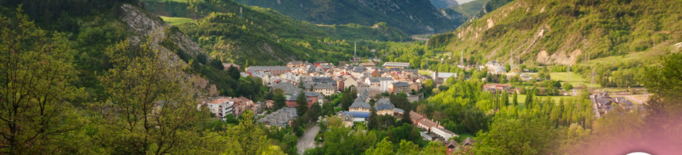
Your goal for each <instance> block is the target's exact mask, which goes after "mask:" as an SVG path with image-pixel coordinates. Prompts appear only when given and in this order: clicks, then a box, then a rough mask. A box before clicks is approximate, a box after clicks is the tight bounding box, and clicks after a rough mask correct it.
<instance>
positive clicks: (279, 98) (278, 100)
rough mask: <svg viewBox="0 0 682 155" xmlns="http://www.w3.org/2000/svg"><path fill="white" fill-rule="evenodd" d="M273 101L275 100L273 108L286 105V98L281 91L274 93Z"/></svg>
mask: <svg viewBox="0 0 682 155" xmlns="http://www.w3.org/2000/svg"><path fill="white" fill-rule="evenodd" d="M273 101H275V105H274V106H275V107H274V108H275V109H281V108H283V107H285V106H287V105H286V99H285V98H284V94H282V93H281V92H277V93H276V94H275V98H274V99H273Z"/></svg>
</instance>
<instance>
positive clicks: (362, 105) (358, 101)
mask: <svg viewBox="0 0 682 155" xmlns="http://www.w3.org/2000/svg"><path fill="white" fill-rule="evenodd" d="M348 108H363V109H370V108H372V106H371V105H369V103H367V102H365V101H363V100H361V99H360V98H357V99H355V101H353V104H351V105H350V107H348Z"/></svg>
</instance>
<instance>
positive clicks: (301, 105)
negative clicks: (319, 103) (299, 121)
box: [296, 90, 308, 116]
mask: <svg viewBox="0 0 682 155" xmlns="http://www.w3.org/2000/svg"><path fill="white" fill-rule="evenodd" d="M296 112H298V115H299V116H303V115H304V114H305V113H306V112H308V98H306V95H305V92H304V91H303V90H301V92H299V93H298V96H296Z"/></svg>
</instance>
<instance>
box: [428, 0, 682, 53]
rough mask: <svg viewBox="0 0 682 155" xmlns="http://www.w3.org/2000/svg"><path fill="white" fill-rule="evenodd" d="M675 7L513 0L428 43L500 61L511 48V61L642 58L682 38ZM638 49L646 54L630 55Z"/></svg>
mask: <svg viewBox="0 0 682 155" xmlns="http://www.w3.org/2000/svg"><path fill="white" fill-rule="evenodd" d="M491 2H493V1H491ZM488 4H489V5H493V4H490V3H488ZM680 5H682V1H660V2H656V3H650V2H646V1H617V0H609V1H583V0H567V1H560V0H550V1H539V0H517V1H513V2H510V3H508V4H506V5H504V6H502V7H500V8H498V9H496V10H495V11H492V12H490V13H488V14H486V15H484V16H483V17H480V18H478V19H476V20H474V21H472V22H468V23H465V24H463V25H462V26H461V27H460V28H458V29H457V30H455V31H452V32H449V33H444V34H441V35H438V36H435V37H433V38H432V39H431V40H430V42H429V46H432V47H444V48H445V49H446V50H447V51H451V52H452V51H455V52H456V53H459V52H460V51H464V54H465V57H470V56H476V55H482V56H486V58H487V59H499V60H501V61H503V62H506V61H508V60H510V53H511V52H513V53H514V54H513V55H514V60H515V61H520V62H525V61H529V62H537V63H541V64H564V65H573V64H576V63H579V62H586V61H587V60H588V59H595V58H609V60H613V59H618V58H615V57H614V58H611V57H609V56H622V57H621V58H627V60H628V61H630V60H634V61H640V62H641V60H649V58H654V57H653V56H656V55H661V54H665V52H666V51H670V50H671V49H673V44H675V43H678V42H680V41H682V38H681V37H680V36H682V35H680V34H682V25H681V24H680V22H679V20H680V19H681V18H682V10H681V9H678V8H679V6H680ZM486 7H487V5H486ZM486 9H487V8H486ZM642 52H644V53H651V54H642V55H640V54H637V55H631V54H633V53H642ZM633 56H634V57H633ZM629 57H633V58H629ZM519 59H520V60H519ZM604 62H607V63H611V62H620V63H627V62H623V61H608V60H607V61H604Z"/></svg>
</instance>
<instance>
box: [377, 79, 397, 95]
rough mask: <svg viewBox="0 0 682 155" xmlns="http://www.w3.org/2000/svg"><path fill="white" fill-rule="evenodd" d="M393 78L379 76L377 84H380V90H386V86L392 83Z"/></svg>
mask: <svg viewBox="0 0 682 155" xmlns="http://www.w3.org/2000/svg"><path fill="white" fill-rule="evenodd" d="M393 82H394V81H393V78H390V77H380V78H379V85H380V86H381V92H388V86H389V85H391V84H392V83H393Z"/></svg>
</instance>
